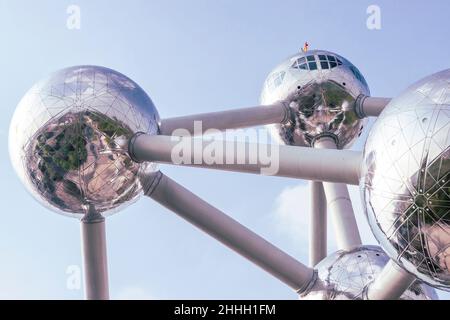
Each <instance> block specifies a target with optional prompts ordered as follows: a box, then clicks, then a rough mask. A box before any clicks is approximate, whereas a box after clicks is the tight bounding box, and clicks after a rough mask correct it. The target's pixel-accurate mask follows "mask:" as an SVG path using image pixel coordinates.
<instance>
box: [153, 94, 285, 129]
mask: <svg viewBox="0 0 450 320" xmlns="http://www.w3.org/2000/svg"><path fill="white" fill-rule="evenodd" d="M288 115H289V109H288V107H287V106H285V105H284V103H282V102H279V103H275V104H272V105H262V106H255V107H248V108H241V109H234V110H227V111H219V112H210V113H201V114H196V115H189V116H184V117H175V118H167V119H162V120H161V126H160V131H161V134H163V135H169V136H170V135H172V134H173V133H174V131H175V130H177V129H184V132H185V133H186V134H189V135H201V134H203V132H204V131H206V130H209V129H216V130H221V131H223V130H226V129H238V128H246V127H255V126H262V125H267V124H273V123H283V122H285V121H286V120H287V119H288ZM196 122H197V123H198V124H199V126H198V127H196ZM180 133H181V134H180ZM174 135H184V134H182V131H177V132H176V134H174Z"/></svg>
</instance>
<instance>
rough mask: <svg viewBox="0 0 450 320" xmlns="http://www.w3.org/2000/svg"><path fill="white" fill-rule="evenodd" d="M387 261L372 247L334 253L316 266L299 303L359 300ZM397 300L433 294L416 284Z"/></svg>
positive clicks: (424, 297) (425, 298) (420, 298)
mask: <svg viewBox="0 0 450 320" xmlns="http://www.w3.org/2000/svg"><path fill="white" fill-rule="evenodd" d="M388 261H389V258H388V257H387V255H386V254H385V253H384V252H383V250H381V248H379V247H376V246H362V247H359V248H355V249H353V250H350V251H338V252H335V253H333V254H331V255H330V256H328V257H326V258H325V259H324V260H322V261H321V262H320V263H319V264H318V265H317V266H316V268H317V270H318V274H317V280H316V282H315V283H314V285H313V286H312V288H311V289H310V290H309V291H308V292H307V293H305V294H303V295H302V296H301V297H300V299H301V300H361V299H365V290H366V286H367V285H368V284H370V283H371V282H372V281H373V280H374V279H375V278H376V277H377V276H378V274H380V272H381V270H382V269H383V267H384V266H385V265H386V264H387V262H388ZM400 299H401V300H429V299H432V300H434V299H437V295H436V293H435V291H434V290H433V289H432V288H431V287H429V286H427V285H425V284H422V283H420V282H418V281H416V282H414V283H413V284H412V285H411V286H410V287H409V288H408V290H406V291H405V292H404V293H403V295H402V296H401V297H400Z"/></svg>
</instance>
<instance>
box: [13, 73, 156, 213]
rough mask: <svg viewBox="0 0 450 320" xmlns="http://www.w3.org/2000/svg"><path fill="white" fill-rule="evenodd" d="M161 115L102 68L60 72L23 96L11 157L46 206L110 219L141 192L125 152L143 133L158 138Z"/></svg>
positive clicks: (146, 167)
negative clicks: (135, 136) (136, 135)
mask: <svg viewBox="0 0 450 320" xmlns="http://www.w3.org/2000/svg"><path fill="white" fill-rule="evenodd" d="M158 121H159V116H158V113H157V111H156V109H155V107H154V105H153V103H152V101H151V100H150V98H149V97H148V96H147V94H146V93H145V92H144V91H143V90H142V89H141V88H140V87H139V86H138V85H137V84H136V83H135V82H133V81H132V80H130V79H129V78H127V77H126V76H124V75H122V74H120V73H118V72H116V71H113V70H110V69H107V68H102V67H95V66H79V67H72V68H67V69H63V70H61V71H58V72H56V73H55V74H53V75H52V76H50V77H49V78H48V79H45V80H43V81H41V82H39V83H38V84H36V85H35V86H33V87H32V88H31V89H30V91H28V93H27V94H26V95H25V96H24V97H23V99H22V100H21V101H20V103H19V106H18V107H17V110H16V112H15V114H14V117H13V120H12V123H11V127H10V137H9V138H10V154H11V159H12V162H13V164H14V166H15V169H16V171H17V173H18V174H19V176H20V178H21V179H22V181H23V183H24V184H25V185H26V186H27V187H28V189H29V190H30V191H31V192H32V194H33V195H34V196H35V197H36V198H37V199H39V200H40V201H41V202H42V203H44V204H45V205H46V206H47V207H50V208H53V209H56V210H57V211H58V212H60V213H64V214H68V215H76V216H82V214H84V213H86V212H87V211H88V210H89V209H91V210H95V211H96V212H100V213H105V212H106V211H110V210H113V209H117V208H118V207H119V206H120V205H122V204H125V203H129V202H130V200H134V199H136V198H137V196H138V195H139V194H140V193H141V189H142V188H141V184H140V182H139V180H138V178H137V175H138V173H140V172H148V171H150V170H152V166H151V165H150V164H138V163H135V162H133V161H132V160H131V159H130V157H129V156H128V154H127V152H126V151H125V150H123V148H122V147H123V145H124V142H126V141H127V140H128V139H129V138H130V137H132V136H133V134H134V133H136V132H144V133H147V134H157V132H158Z"/></svg>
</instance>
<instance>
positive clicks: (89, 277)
mask: <svg viewBox="0 0 450 320" xmlns="http://www.w3.org/2000/svg"><path fill="white" fill-rule="evenodd" d="M81 239H82V241H81V243H82V257H83V271H84V292H85V297H86V299H88V300H108V299H109V286H108V262H107V261H108V259H107V255H106V231H105V219H104V218H103V217H101V216H100V215H99V216H98V217H96V219H92V218H91V217H88V219H83V220H81Z"/></svg>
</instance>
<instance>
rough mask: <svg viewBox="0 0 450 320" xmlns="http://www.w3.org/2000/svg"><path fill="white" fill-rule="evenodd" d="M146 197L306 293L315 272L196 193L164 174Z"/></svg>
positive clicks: (296, 289)
mask: <svg viewBox="0 0 450 320" xmlns="http://www.w3.org/2000/svg"><path fill="white" fill-rule="evenodd" d="M159 179H160V180H159V183H157V184H156V185H153V187H152V188H151V190H149V191H148V192H146V195H147V196H149V197H151V198H152V199H154V200H155V201H156V202H158V203H160V204H161V205H163V206H165V207H166V208H168V209H169V210H171V211H173V212H174V213H176V214H178V215H179V216H180V217H182V218H183V219H185V220H187V221H189V222H190V223H192V224H193V225H195V226H196V227H198V228H199V229H201V230H203V231H204V232H206V233H208V234H209V235H211V236H212V237H214V238H215V239H217V240H218V241H220V242H221V243H223V244H224V245H226V246H228V247H229V248H231V249H233V250H234V251H236V252H237V253H239V254H240V255H242V256H244V257H245V258H247V259H248V260H250V261H252V262H253V263H255V264H256V265H258V266H260V267H261V268H263V269H264V270H266V271H267V272H269V273H270V274H272V275H273V276H275V277H276V278H278V279H280V280H281V281H282V282H284V283H285V284H287V285H288V286H290V287H291V288H292V289H294V290H295V291H296V292H299V293H301V292H303V291H304V290H306V288H307V287H308V286H309V284H310V283H311V281H312V280H313V278H314V270H313V269H311V268H308V267H307V266H305V265H303V264H302V263H300V262H299V261H297V260H296V259H294V258H293V257H291V256H290V255H288V254H287V253H285V252H283V251H281V250H280V249H278V248H277V247H275V246H274V245H272V244H271V243H269V242H268V241H266V240H264V239H263V238H261V237H260V236H258V235H257V234H256V233H254V232H252V231H251V230H249V229H247V228H246V227H244V226H243V225H241V224H239V223H238V222H237V221H235V220H233V219H232V218H230V217H229V216H227V215H226V214H224V213H223V212H221V211H220V210H218V209H216V208H214V207H213V206H211V205H210V204H209V203H207V202H206V201H204V200H202V199H200V198H199V197H197V196H196V195H194V194H193V193H192V192H190V191H189V190H187V189H186V188H184V187H183V186H181V185H179V184H178V183H176V182H175V181H173V180H171V179H170V178H168V177H167V176H165V175H163V174H160V176H159Z"/></svg>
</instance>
